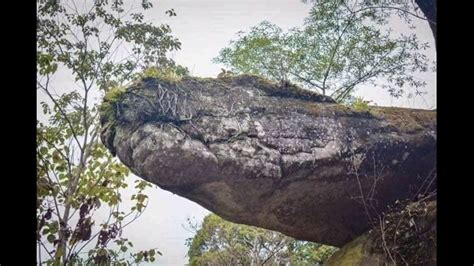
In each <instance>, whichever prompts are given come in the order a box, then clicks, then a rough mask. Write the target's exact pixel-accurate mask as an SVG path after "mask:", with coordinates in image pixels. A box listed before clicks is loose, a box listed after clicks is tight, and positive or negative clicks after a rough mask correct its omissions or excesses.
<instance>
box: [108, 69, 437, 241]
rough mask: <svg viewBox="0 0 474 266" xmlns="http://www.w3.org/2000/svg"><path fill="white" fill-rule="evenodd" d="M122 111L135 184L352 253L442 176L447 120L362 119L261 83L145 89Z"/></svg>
mask: <svg viewBox="0 0 474 266" xmlns="http://www.w3.org/2000/svg"><path fill="white" fill-rule="evenodd" d="M111 106H116V109H115V113H114V114H115V115H111V113H110V112H107V113H104V114H103V116H102V123H103V131H102V141H103V143H104V144H105V145H106V146H107V147H108V148H109V149H110V150H111V151H112V152H113V153H114V154H115V153H116V154H117V155H118V157H119V158H120V160H121V161H122V162H123V163H124V164H125V165H127V166H128V167H130V169H131V171H132V172H133V173H135V174H136V175H138V176H140V177H142V178H143V179H146V180H148V181H150V182H152V183H154V184H157V185H158V186H160V187H161V188H163V189H166V190H169V191H171V192H173V193H176V194H178V195H181V196H183V197H185V198H188V199H190V200H192V201H194V202H197V203H198V204H200V205H202V206H204V207H205V208H207V209H209V210H210V211H212V212H215V213H216V214H218V215H220V216H222V217H223V218H225V219H227V220H229V221H232V222H237V223H243V224H249V225H255V226H259V227H263V228H267V229H272V230H276V231H280V232H283V233H285V234H287V235H289V236H293V237H295V238H297V239H302V240H309V241H314V242H318V243H323V244H329V245H333V246H342V245H344V244H346V243H348V242H349V241H350V240H352V239H354V238H355V237H356V236H359V235H361V234H362V233H363V232H365V231H366V230H367V229H368V228H369V227H370V223H369V222H368V216H371V215H373V216H374V217H376V215H378V214H380V213H381V212H382V211H385V210H386V206H387V204H390V203H393V202H394V201H395V200H397V199H403V198H407V197H410V196H411V195H413V193H414V192H416V190H417V189H418V188H419V186H420V185H421V184H422V183H423V181H424V180H425V178H426V177H427V176H429V175H430V173H433V170H434V169H435V163H436V112H435V111H427V110H415V109H403V108H387V107H371V108H370V109H369V110H364V111H356V110H353V109H350V108H348V107H344V106H342V105H340V104H337V103H335V102H334V101H333V100H332V99H330V98H329V97H327V96H323V95H319V94H315V93H313V92H309V91H306V90H302V89H300V88H298V87H295V86H292V85H289V84H285V85H279V84H273V83H270V82H268V81H266V80H264V79H261V78H259V77H255V76H250V75H241V76H236V77H226V78H221V79H211V78H205V79H202V78H191V77H187V78H184V79H183V80H182V81H180V82H178V83H172V82H167V81H160V80H156V79H145V80H142V81H141V82H139V83H137V84H135V85H133V86H132V87H131V88H129V89H128V90H127V92H125V93H124V95H123V97H122V100H121V101H120V102H118V103H114V104H112V105H111ZM112 113H113V112H112Z"/></svg>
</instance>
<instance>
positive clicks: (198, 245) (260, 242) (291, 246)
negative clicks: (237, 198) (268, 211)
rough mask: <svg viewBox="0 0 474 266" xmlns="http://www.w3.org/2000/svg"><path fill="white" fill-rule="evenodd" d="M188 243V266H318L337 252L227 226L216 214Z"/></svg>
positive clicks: (272, 233)
mask: <svg viewBox="0 0 474 266" xmlns="http://www.w3.org/2000/svg"><path fill="white" fill-rule="evenodd" d="M193 227H194V229H195V230H196V235H195V236H194V237H193V238H191V239H188V242H187V245H188V247H189V250H188V257H189V265H191V266H194V265H263V264H264V265H281V263H290V264H291V265H315V264H320V263H324V261H326V260H327V259H328V258H329V256H330V255H332V254H333V253H334V252H335V251H336V250H337V248H335V247H331V246H325V245H321V244H316V243H311V242H306V241H297V240H295V239H293V238H291V237H288V236H285V235H283V234H281V233H278V232H275V231H271V230H265V229H262V228H257V227H253V226H247V225H240V224H234V223H231V222H227V221H225V220H223V219H222V218H220V217H219V216H217V215H215V214H210V215H208V216H206V217H205V218H204V221H203V223H202V225H201V226H200V227H199V228H198V227H196V226H193Z"/></svg>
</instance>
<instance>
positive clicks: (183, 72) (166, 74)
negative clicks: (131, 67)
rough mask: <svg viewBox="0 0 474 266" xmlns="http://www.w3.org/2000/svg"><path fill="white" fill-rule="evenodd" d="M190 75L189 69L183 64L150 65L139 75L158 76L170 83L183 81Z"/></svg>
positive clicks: (145, 76) (139, 76) (142, 76)
mask: <svg viewBox="0 0 474 266" xmlns="http://www.w3.org/2000/svg"><path fill="white" fill-rule="evenodd" d="M187 75H188V69H187V68H185V67H182V66H179V65H178V66H173V67H171V66H166V67H155V66H153V67H149V68H146V69H145V70H144V71H143V72H141V73H139V74H138V75H137V77H138V78H157V79H160V80H163V81H167V82H170V83H176V82H179V81H181V79H182V78H183V77H184V76H187Z"/></svg>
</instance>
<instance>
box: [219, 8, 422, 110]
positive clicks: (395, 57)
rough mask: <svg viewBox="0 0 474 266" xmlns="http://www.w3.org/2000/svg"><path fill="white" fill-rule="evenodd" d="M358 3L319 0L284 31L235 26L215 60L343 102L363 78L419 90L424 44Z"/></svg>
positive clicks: (392, 88)
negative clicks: (234, 35) (233, 35)
mask: <svg viewBox="0 0 474 266" xmlns="http://www.w3.org/2000/svg"><path fill="white" fill-rule="evenodd" d="M362 2H365V1H362ZM351 3H352V2H351ZM352 4H354V5H358V4H357V3H356V2H354V3H352ZM356 9H357V7H355V6H351V8H349V7H348V6H347V5H343V4H341V2H339V1H317V3H316V4H314V5H313V7H312V9H311V11H310V14H309V16H308V17H307V18H306V19H305V23H304V26H303V27H302V28H293V29H290V30H289V31H287V32H284V31H283V30H282V29H281V28H279V27H278V26H276V25H275V24H272V23H270V22H268V21H263V22H261V23H260V24H258V25H257V26H254V27H252V28H251V29H250V31H249V32H248V33H245V32H242V31H241V32H239V33H238V34H237V40H233V41H231V42H230V45H229V47H226V48H224V49H222V50H221V51H220V53H219V56H218V57H216V58H214V62H215V63H223V64H224V65H226V66H228V67H230V68H231V70H232V71H234V72H237V73H251V74H258V75H262V76H265V77H267V78H269V79H273V80H277V81H288V80H291V81H293V82H296V83H299V84H301V85H303V86H305V87H306V88H311V89H315V90H319V91H320V92H322V93H323V94H326V93H330V95H331V96H332V97H333V98H335V99H336V100H337V101H341V102H342V101H343V100H344V99H346V98H347V97H349V96H350V94H351V93H352V92H353V91H354V90H355V89H357V88H358V87H360V86H361V85H367V84H371V85H380V87H382V88H384V89H386V90H387V91H388V92H389V93H390V94H391V95H392V96H394V97H400V96H401V95H403V94H404V92H405V86H406V85H410V86H411V87H413V88H415V89H416V93H418V94H422V93H423V92H422V90H421V88H422V87H423V86H425V82H424V81H420V80H419V79H417V78H416V74H417V73H419V72H425V71H428V63H427V58H426V56H425V55H424V54H423V53H422V51H423V50H425V49H427V48H428V44H426V43H421V42H420V41H419V40H418V38H417V36H416V34H414V33H412V34H409V35H403V34H402V35H399V36H394V34H393V32H392V29H391V28H389V27H387V18H388V17H389V14H388V13H383V12H375V11H374V10H373V9H370V8H369V9H364V6H363V4H362V3H360V6H359V9H357V10H356ZM376 82H377V83H376Z"/></svg>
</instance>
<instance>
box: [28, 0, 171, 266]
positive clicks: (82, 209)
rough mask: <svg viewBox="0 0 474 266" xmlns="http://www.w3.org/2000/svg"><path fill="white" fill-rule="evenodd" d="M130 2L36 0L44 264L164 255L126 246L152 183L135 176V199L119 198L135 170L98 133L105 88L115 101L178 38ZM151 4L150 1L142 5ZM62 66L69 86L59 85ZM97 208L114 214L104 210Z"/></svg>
mask: <svg viewBox="0 0 474 266" xmlns="http://www.w3.org/2000/svg"><path fill="white" fill-rule="evenodd" d="M109 2H110V3H109ZM126 7H127V6H126V5H125V4H124V2H123V1H86V2H81V3H79V2H77V1H73V0H70V1H43V0H38V1H37V8H38V9H37V69H38V73H37V74H38V79H37V88H38V96H39V99H44V100H43V101H41V103H40V105H41V108H42V113H43V115H44V117H45V119H42V121H38V122H37V151H36V154H37V164H36V165H37V221H38V223H37V245H38V260H39V261H38V262H39V263H40V264H42V263H47V264H48V265H62V264H64V265H66V264H68V265H69V264H71V265H72V264H78V263H86V264H94V265H105V264H114V265H115V264H117V265H127V263H129V262H130V261H132V262H136V263H138V262H141V261H153V260H154V259H155V256H156V255H157V254H158V255H160V253H159V252H158V251H157V250H156V249H150V250H147V251H138V252H135V253H127V252H129V249H130V248H131V247H133V243H132V242H130V241H129V240H128V239H127V238H124V237H123V236H122V233H123V230H124V228H125V227H126V226H128V225H129V224H130V223H132V222H133V221H135V220H136V219H137V218H138V217H140V215H141V214H142V213H143V211H144V210H145V208H146V206H147V204H148V196H147V195H146V194H145V192H146V189H147V188H148V187H151V184H150V183H148V182H145V181H138V180H137V181H136V184H135V186H134V193H133V195H132V197H131V199H123V198H122V191H123V190H124V189H125V188H127V187H128V183H127V182H126V181H125V177H127V176H128V175H129V174H130V172H129V170H128V168H127V167H125V166H124V165H123V164H121V163H120V162H119V161H118V160H117V159H116V158H114V157H112V155H111V154H110V153H109V152H107V150H106V148H105V147H104V146H103V145H102V144H101V143H100V141H99V134H100V124H99V121H98V120H99V117H98V113H99V109H100V107H99V104H98V102H97V100H96V97H97V96H100V95H103V94H105V93H107V99H108V100H109V101H111V102H113V101H116V100H118V99H119V97H120V95H121V93H123V91H124V89H123V87H124V84H125V83H127V82H129V81H130V80H131V79H133V78H134V77H135V75H136V74H137V73H139V72H140V71H142V70H143V69H144V68H147V67H151V66H160V67H167V66H170V65H174V62H172V61H170V60H168V59H167V58H166V53H167V52H168V51H170V50H175V49H179V47H180V43H179V41H178V40H176V39H175V38H173V37H172V36H171V35H170V32H171V30H170V28H169V26H168V25H159V26H155V25H153V24H151V23H146V22H144V21H143V19H144V15H143V13H142V12H141V11H140V12H137V13H131V12H127V11H126V10H125V8H126ZM151 7H152V5H151V4H150V3H148V2H147V1H143V2H142V5H141V6H140V8H139V9H148V8H151ZM130 11H137V8H132V7H130ZM167 12H169V13H167V14H169V15H170V16H175V15H176V13H174V11H167ZM60 75H61V76H62V77H69V79H70V80H72V81H74V82H73V83H72V84H71V85H72V86H71V87H58V86H56V84H55V82H54V80H55V78H56V77H58V76H60ZM57 85H62V84H61V83H58V84H57ZM123 200H130V201H131V202H132V205H133V206H132V207H131V209H130V210H126V209H124V208H120V205H121V202H122V201H123ZM99 210H100V211H99ZM99 212H100V213H108V215H106V217H105V219H103V220H102V219H99V218H98V216H97V213H99Z"/></svg>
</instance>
